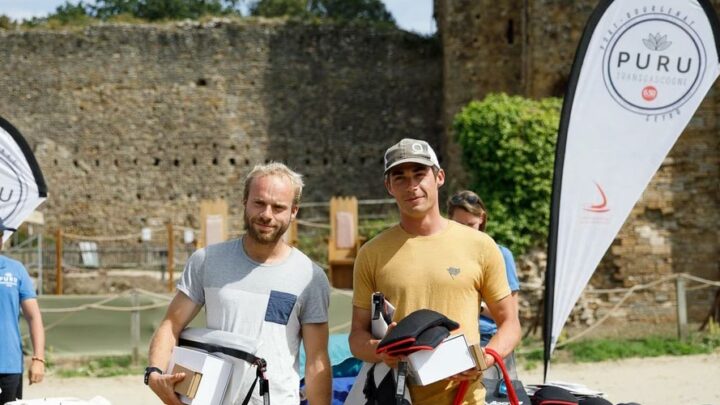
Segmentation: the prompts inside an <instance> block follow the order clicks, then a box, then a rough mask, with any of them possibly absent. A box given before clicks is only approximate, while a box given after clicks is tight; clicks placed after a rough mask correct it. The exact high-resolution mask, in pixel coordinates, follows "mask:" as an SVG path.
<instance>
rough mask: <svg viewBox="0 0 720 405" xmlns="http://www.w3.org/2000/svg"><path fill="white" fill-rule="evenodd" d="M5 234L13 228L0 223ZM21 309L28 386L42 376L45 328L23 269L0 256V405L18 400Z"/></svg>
mask: <svg viewBox="0 0 720 405" xmlns="http://www.w3.org/2000/svg"><path fill="white" fill-rule="evenodd" d="M8 231H9V232H15V231H16V229H13V228H9V227H7V226H5V225H4V224H3V223H2V221H1V220H0V238H2V236H3V235H4V233H5V232H8ZM0 251H2V242H1V239H0ZM21 309H22V314H23V317H24V318H25V320H26V321H27V323H28V329H29V330H30V341H31V343H32V347H33V355H32V357H31V358H30V367H29V369H28V379H29V383H30V384H35V383H39V382H41V381H42V380H43V376H44V375H45V329H44V327H43V322H42V315H41V314H40V306H39V305H38V302H37V294H36V293H35V288H34V287H33V284H32V281H31V280H30V276H29V275H28V272H27V270H26V269H25V266H23V265H22V263H20V262H18V261H16V260H13V259H10V258H8V257H6V256H4V255H0V390H2V391H1V392H0V405H2V404H5V403H7V402H12V401H15V400H17V399H22V392H23V382H22V375H23V368H24V367H23V349H22V338H21V336H20V325H19V324H18V317H19V316H20V310H21Z"/></svg>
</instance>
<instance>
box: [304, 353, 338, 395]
mask: <svg viewBox="0 0 720 405" xmlns="http://www.w3.org/2000/svg"><path fill="white" fill-rule="evenodd" d="M305 392H306V394H307V398H308V403H309V404H310V405H329V404H330V401H331V400H332V368H331V366H330V359H329V358H328V356H327V355H322V354H321V355H319V356H318V358H317V359H314V360H312V361H309V362H308V363H306V364H305Z"/></svg>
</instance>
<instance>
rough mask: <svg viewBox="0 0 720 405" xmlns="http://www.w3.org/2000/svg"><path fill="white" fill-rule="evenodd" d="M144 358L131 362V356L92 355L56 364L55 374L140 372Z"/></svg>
mask: <svg viewBox="0 0 720 405" xmlns="http://www.w3.org/2000/svg"><path fill="white" fill-rule="evenodd" d="M145 363H146V360H145V359H142V360H140V361H138V365H133V364H132V358H131V356H106V357H92V358H87V359H84V360H79V361H74V362H68V363H65V364H56V365H55V366H54V368H56V370H55V375H57V376H59V377H63V378H68V377H114V376H118V375H132V374H138V375H139V374H142V373H143V366H142V365H143V364H145Z"/></svg>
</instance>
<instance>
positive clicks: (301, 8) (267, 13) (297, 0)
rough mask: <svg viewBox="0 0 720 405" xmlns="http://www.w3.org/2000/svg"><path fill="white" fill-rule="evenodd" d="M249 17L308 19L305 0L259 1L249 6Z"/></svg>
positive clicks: (308, 14)
mask: <svg viewBox="0 0 720 405" xmlns="http://www.w3.org/2000/svg"><path fill="white" fill-rule="evenodd" d="M250 15H254V16H259V17H285V16H287V17H308V16H310V13H309V11H308V9H307V1H306V0H259V1H255V2H253V3H252V4H250Z"/></svg>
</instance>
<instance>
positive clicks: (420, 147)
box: [410, 142, 425, 154]
mask: <svg viewBox="0 0 720 405" xmlns="http://www.w3.org/2000/svg"><path fill="white" fill-rule="evenodd" d="M410 147H411V148H412V151H413V153H415V154H420V153H423V152H425V148H423V145H422V144H421V143H420V142H416V143H414V144H412V145H411V146H410Z"/></svg>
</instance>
